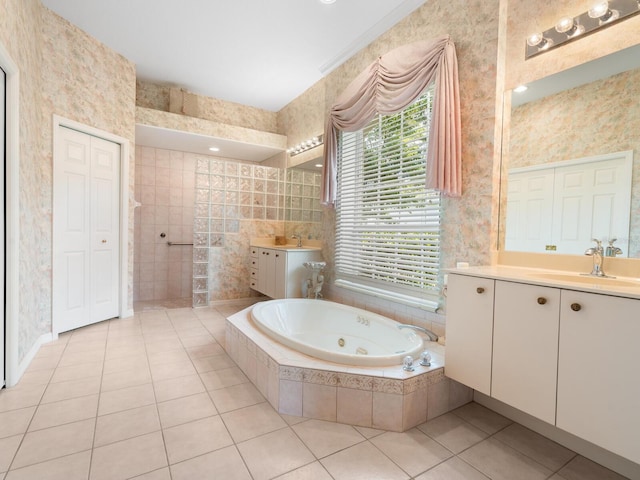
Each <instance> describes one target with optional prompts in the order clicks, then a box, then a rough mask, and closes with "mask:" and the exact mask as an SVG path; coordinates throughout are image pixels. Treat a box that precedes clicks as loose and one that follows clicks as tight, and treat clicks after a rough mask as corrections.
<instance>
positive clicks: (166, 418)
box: [158, 393, 218, 428]
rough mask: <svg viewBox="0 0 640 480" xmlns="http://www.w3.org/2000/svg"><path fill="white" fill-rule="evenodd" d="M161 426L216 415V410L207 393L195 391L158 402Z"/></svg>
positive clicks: (169, 425) (171, 425)
mask: <svg viewBox="0 0 640 480" xmlns="http://www.w3.org/2000/svg"><path fill="white" fill-rule="evenodd" d="M158 413H159V414H160V422H161V423H162V428H168V427H174V426H176V425H181V424H183V423H188V422H192V421H194V420H200V419H201V418H206V417H211V416H213V415H217V413H218V411H217V410H216V407H214V406H213V402H212V401H211V398H210V397H209V395H208V394H207V393H197V394H195V395H191V396H188V397H181V398H176V399H175V400H169V401H168V402H163V403H159V404H158Z"/></svg>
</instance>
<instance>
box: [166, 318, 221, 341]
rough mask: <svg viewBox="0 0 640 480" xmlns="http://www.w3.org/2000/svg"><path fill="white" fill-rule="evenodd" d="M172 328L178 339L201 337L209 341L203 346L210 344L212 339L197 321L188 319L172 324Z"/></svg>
mask: <svg viewBox="0 0 640 480" xmlns="http://www.w3.org/2000/svg"><path fill="white" fill-rule="evenodd" d="M173 328H175V329H176V332H178V336H179V337H180V339H184V338H190V337H203V338H207V339H208V340H209V341H208V342H205V345H206V344H208V343H211V340H212V337H211V335H210V334H209V332H208V331H207V329H206V328H204V327H203V326H202V323H201V322H200V320H198V319H190V320H187V321H180V322H173Z"/></svg>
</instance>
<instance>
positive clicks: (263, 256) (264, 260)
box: [257, 248, 273, 296]
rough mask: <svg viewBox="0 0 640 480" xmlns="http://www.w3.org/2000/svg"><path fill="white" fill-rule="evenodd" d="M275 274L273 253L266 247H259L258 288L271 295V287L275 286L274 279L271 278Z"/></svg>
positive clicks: (261, 291)
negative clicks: (272, 265)
mask: <svg viewBox="0 0 640 480" xmlns="http://www.w3.org/2000/svg"><path fill="white" fill-rule="evenodd" d="M272 275H273V268H272V267H271V254H270V251H269V250H268V249H266V248H259V249H258V282H257V283H258V288H257V290H258V291H259V292H260V293H264V294H265V295H268V296H271V295H269V288H270V287H271V286H273V280H272V279H271V278H270V277H271V276H272Z"/></svg>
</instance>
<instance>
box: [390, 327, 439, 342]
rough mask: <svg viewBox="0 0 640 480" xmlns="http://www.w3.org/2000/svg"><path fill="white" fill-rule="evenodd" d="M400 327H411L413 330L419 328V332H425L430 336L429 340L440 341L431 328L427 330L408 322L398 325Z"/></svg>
mask: <svg viewBox="0 0 640 480" xmlns="http://www.w3.org/2000/svg"><path fill="white" fill-rule="evenodd" d="M398 328H400V329H402V328H410V329H411V330H417V331H418V332H422V333H424V334H425V335H426V336H427V337H429V340H431V341H432V342H437V341H438V336H437V335H436V334H435V333H433V332H432V331H431V330H427V329H426V328H424V327H418V326H417V325H409V324H407V323H401V324H400V325H398Z"/></svg>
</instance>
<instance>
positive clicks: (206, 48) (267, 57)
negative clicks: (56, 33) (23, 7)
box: [42, 0, 426, 111]
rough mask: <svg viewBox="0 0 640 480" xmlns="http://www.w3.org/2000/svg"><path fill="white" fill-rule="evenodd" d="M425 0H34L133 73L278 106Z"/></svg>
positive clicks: (223, 96)
mask: <svg viewBox="0 0 640 480" xmlns="http://www.w3.org/2000/svg"><path fill="white" fill-rule="evenodd" d="M425 1H426V0H337V1H336V2H335V3H333V4H331V5H326V4H324V3H322V2H321V1H320V0H180V1H176V0H42V3H43V4H44V5H45V6H46V7H48V8H50V9H51V10H53V11H54V12H56V13H57V14H59V15H60V16H62V17H64V18H66V19H67V20H69V21H70V22H71V23H73V24H75V25H77V26H78V27H80V28H81V29H82V30H84V31H86V32H88V33H89V34H90V35H92V36H93V37H95V38H97V39H98V40H100V41H101V42H102V43H104V44H106V45H107V46H109V47H111V48H112V49H114V50H115V51H117V52H119V53H120V54H122V55H123V56H124V57H126V58H128V59H129V60H131V61H132V62H134V63H135V64H136V68H137V75H138V78H139V79H141V80H147V81H151V82H154V83H159V84H164V85H169V86H176V87H182V88H185V89H187V90H189V91H191V92H194V93H198V94H201V95H206V96H209V97H215V98H219V99H223V100H227V101H231V102H237V103H240V104H243V105H249V106H253V107H258V108H262V109H266V110H270V111H278V110H280V109H281V108H282V107H284V106H285V105H286V104H287V103H289V102H290V101H291V100H293V99H294V98H296V97H297V96H299V95H300V94H301V93H303V92H304V91H305V90H306V89H308V88H309V87H310V86H311V85H313V84H314V83H315V82H317V81H318V80H320V79H321V78H322V77H323V75H326V74H327V73H329V72H330V71H331V70H332V69H334V68H335V67H337V66H338V65H340V64H341V63H342V62H344V61H345V60H347V59H348V58H349V57H350V56H352V55H353V54H354V53H356V52H357V51H358V50H360V49H361V48H363V47H364V46H366V45H368V44H369V43H371V41H373V40H374V39H375V38H377V37H378V36H379V35H380V34H381V33H383V32H384V31H386V30H388V29H389V28H390V27H392V26H393V25H395V24H396V23H397V22H398V21H399V20H401V19H402V18H404V17H405V16H407V15H408V14H409V13H411V12H412V11H413V10H415V9H416V8H418V7H419V6H420V5H422V4H423V3H424V2H425Z"/></svg>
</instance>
